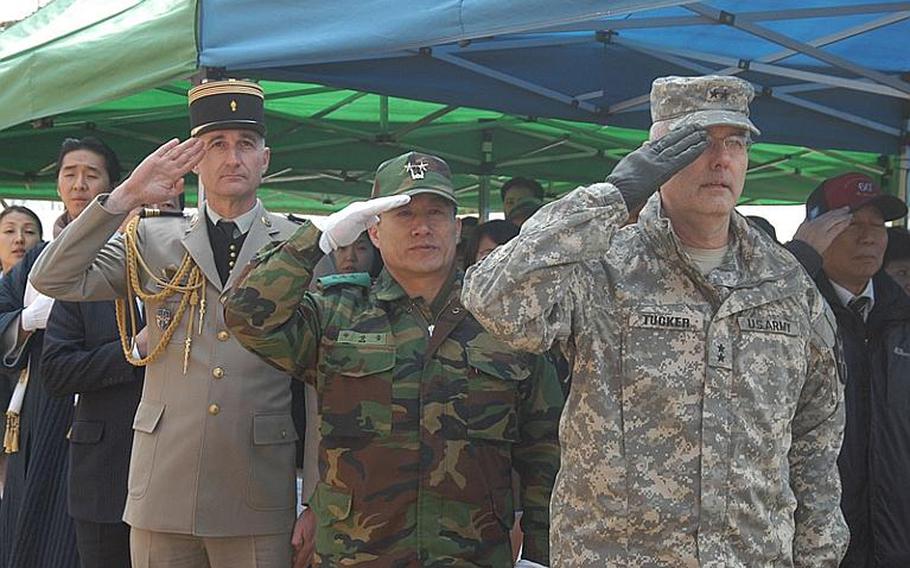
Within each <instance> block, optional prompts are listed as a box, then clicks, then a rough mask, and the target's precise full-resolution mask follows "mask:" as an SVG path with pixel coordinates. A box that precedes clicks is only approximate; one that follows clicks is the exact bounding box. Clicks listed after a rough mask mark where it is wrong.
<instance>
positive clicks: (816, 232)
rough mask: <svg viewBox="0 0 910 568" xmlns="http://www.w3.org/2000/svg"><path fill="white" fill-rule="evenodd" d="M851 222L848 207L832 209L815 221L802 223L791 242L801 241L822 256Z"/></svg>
mask: <svg viewBox="0 0 910 568" xmlns="http://www.w3.org/2000/svg"><path fill="white" fill-rule="evenodd" d="M851 221H853V213H851V212H850V208H849V207H839V208H837V209H832V210H831V211H826V212H825V213H822V214H821V215H819V216H818V217H816V218H815V219H811V220H809V219H806V220H805V221H803V222H802V224H801V225H800V226H799V228H798V229H796V234H794V235H793V240H795V241H803V242H804V243H806V244H807V245H809V246H811V247H812V248H813V249H815V252H817V253H818V254H822V255H823V254H825V251H826V250H828V247H829V246H831V243H832V242H833V241H834V239H836V238H837V235H839V234H841V233H843V232H844V229H846V228H847V227H849V226H850V222H851Z"/></svg>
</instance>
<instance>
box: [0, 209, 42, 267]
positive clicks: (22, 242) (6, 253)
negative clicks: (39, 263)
mask: <svg viewBox="0 0 910 568" xmlns="http://www.w3.org/2000/svg"><path fill="white" fill-rule="evenodd" d="M43 233H44V229H43V228H42V227H41V220H40V219H39V218H38V215H36V214H35V212H34V211H32V210H31V209H29V208H28V207H22V206H20V205H12V206H10V207H7V208H6V209H4V210H3V212H2V213H0V270H2V272H3V274H7V273H8V272H9V271H10V270H12V269H13V267H14V266H16V265H17V264H18V263H19V261H20V260H22V259H23V258H25V253H27V252H28V251H30V250H31V249H32V248H34V247H35V246H37V245H38V243H40V242H41V237H42V236H43Z"/></svg>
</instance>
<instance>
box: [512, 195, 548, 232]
mask: <svg viewBox="0 0 910 568" xmlns="http://www.w3.org/2000/svg"><path fill="white" fill-rule="evenodd" d="M541 207H543V201H541V200H540V199H538V198H537V197H522V198H521V199H519V200H518V201H516V202H515V204H514V205H513V206H512V209H511V210H510V211H509V212H508V213H506V220H507V221H508V222H510V223H512V224H513V225H515V226H516V227H519V228H521V226H522V225H524V223H525V221H527V220H528V219H530V217H531V215H533V214H534V213H536V212H537V210H538V209H540V208H541Z"/></svg>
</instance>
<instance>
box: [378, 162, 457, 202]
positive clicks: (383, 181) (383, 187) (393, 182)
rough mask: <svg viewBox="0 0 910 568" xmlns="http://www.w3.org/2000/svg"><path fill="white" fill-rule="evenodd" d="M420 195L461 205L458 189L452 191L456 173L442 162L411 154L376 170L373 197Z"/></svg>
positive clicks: (383, 164) (386, 163) (384, 164)
mask: <svg viewBox="0 0 910 568" xmlns="http://www.w3.org/2000/svg"><path fill="white" fill-rule="evenodd" d="M418 193H432V194H434V195H438V196H440V197H445V198H446V199H448V200H449V201H451V202H452V203H454V204H455V205H456V206H457V205H458V199H457V198H456V197H455V188H454V187H452V172H451V171H450V170H449V165H448V164H447V163H445V161H444V160H443V159H442V158H437V157H436V156H432V155H430V154H423V153H421V152H408V153H407V154H402V155H401V156H398V157H397V158H392V159H391V160H386V161H385V162H383V163H382V164H381V165H380V166H379V168H378V169H377V170H376V178H375V180H374V181H373V191H372V193H371V194H370V197H371V198H374V197H385V196H387V195H417V194H418Z"/></svg>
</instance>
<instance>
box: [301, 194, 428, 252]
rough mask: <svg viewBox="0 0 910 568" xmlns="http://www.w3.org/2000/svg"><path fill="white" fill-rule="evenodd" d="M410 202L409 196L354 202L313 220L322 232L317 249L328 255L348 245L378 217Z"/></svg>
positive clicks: (392, 196) (377, 220)
mask: <svg viewBox="0 0 910 568" xmlns="http://www.w3.org/2000/svg"><path fill="white" fill-rule="evenodd" d="M410 201H411V196H410V195H390V196H388V197H377V198H376V199H370V200H368V201H355V202H354V203H351V204H350V205H348V206H347V207H345V208H344V209H342V210H341V211H337V212H335V213H332V214H331V215H329V216H328V217H326V218H324V219H316V220H314V221H313V224H314V225H316V227H317V228H318V229H319V230H321V231H322V236H321V237H320V238H319V247H320V248H321V249H322V252H324V253H326V254H328V253H330V252H332V251H333V250H337V249H338V247H346V246H348V245H350V244H351V243H353V242H354V241H356V240H357V237H359V236H360V233H362V232H364V231H365V230H367V229H369V228H370V227H372V226H373V225H375V224H376V223H378V222H379V215H381V214H383V213H385V212H386V211H391V210H392V209H397V208H399V207H402V206H404V205H407V204H408V202H410Z"/></svg>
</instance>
